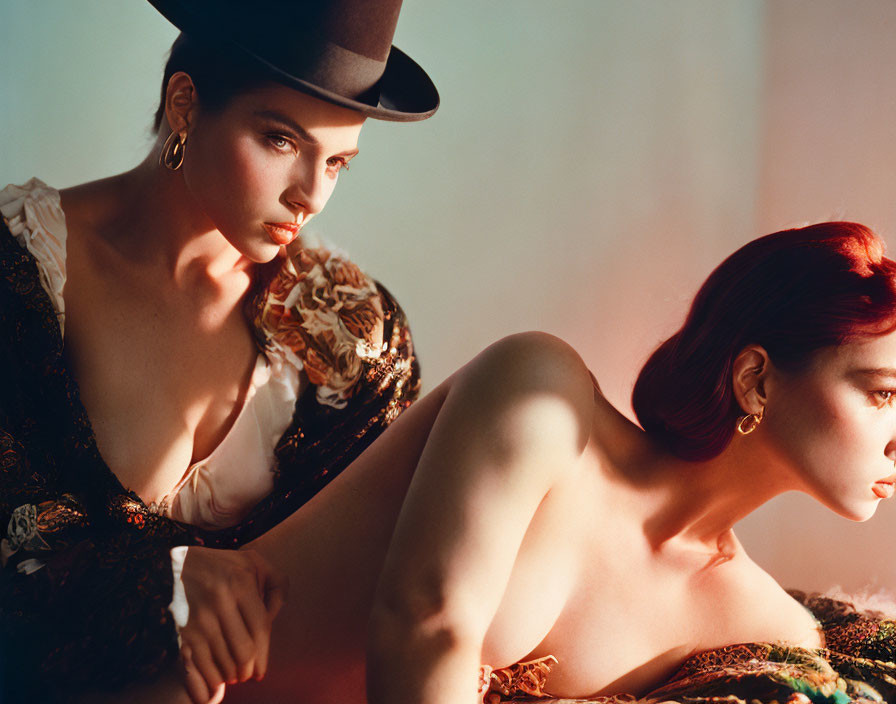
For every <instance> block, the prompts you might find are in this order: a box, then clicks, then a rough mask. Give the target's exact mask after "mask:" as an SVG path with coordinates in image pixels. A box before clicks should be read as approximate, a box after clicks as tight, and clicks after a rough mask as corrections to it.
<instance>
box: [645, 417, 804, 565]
mask: <svg viewBox="0 0 896 704" xmlns="http://www.w3.org/2000/svg"><path fill="white" fill-rule="evenodd" d="M757 433H758V431H757ZM653 469H654V472H653V476H652V478H651V479H652V481H650V485H651V488H652V489H654V490H655V491H654V493H655V495H656V496H657V497H658V498H659V500H658V501H657V503H656V504H655V506H653V507H652V510H651V512H650V514H649V517H648V520H647V521H646V522H645V533H646V535H647V537H648V540H649V541H650V543H651V544H652V545H653V546H654V547H655V548H661V547H663V546H672V545H679V546H682V547H693V548H694V549H700V550H708V551H715V550H717V549H719V547H720V546H721V545H722V544H723V543H725V542H726V541H728V540H730V536H731V531H732V528H733V527H734V525H735V524H736V523H738V522H739V521H740V520H741V519H743V518H745V517H746V516H747V515H749V514H750V513H752V512H753V511H755V510H756V509H757V508H759V507H760V506H762V504H764V503H766V502H767V501H769V500H771V499H773V498H774V497H775V496H778V495H779V494H783V493H784V492H786V491H789V490H791V489H794V488H796V486H795V483H794V482H793V481H792V477H791V473H790V472H789V471H788V469H787V467H786V466H785V465H784V464H783V463H782V462H781V461H780V460H778V459H777V458H776V457H774V456H773V455H772V453H770V452H768V451H767V450H766V449H765V448H764V447H763V445H762V441H761V439H760V438H759V437H756V438H753V437H750V436H744V437H742V436H739V435H736V436H735V437H734V438H733V439H732V441H731V444H730V445H729V446H728V447H727V448H726V449H725V450H724V451H723V452H722V454H720V455H718V456H717V457H714V458H713V459H711V460H707V461H703V462H687V461H684V460H680V459H677V458H675V459H672V458H665V459H663V460H661V461H660V462H658V463H657V465H655V466H654V468H653Z"/></svg>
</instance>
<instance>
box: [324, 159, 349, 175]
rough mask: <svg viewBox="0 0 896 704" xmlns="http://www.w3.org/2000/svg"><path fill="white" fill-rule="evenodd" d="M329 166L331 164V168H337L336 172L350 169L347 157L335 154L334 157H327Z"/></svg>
mask: <svg viewBox="0 0 896 704" xmlns="http://www.w3.org/2000/svg"><path fill="white" fill-rule="evenodd" d="M327 166H329V167H330V169H331V170H333V169H335V173H337V174H338V173H339V172H340V171H342V170H343V169H345V170H346V171H348V162H347V161H346V160H345V159H341V158H339V157H335V156H334V157H333V158H332V159H327Z"/></svg>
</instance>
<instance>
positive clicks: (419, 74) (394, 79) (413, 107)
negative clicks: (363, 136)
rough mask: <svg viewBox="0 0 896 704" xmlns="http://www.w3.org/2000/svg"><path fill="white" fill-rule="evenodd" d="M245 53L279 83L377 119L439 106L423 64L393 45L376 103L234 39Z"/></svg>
mask: <svg viewBox="0 0 896 704" xmlns="http://www.w3.org/2000/svg"><path fill="white" fill-rule="evenodd" d="M232 43H233V44H234V45H235V46H237V47H238V48H239V49H240V50H241V51H242V52H243V53H244V54H245V55H246V56H248V57H250V58H251V59H252V60H254V61H256V62H257V63H259V64H260V65H262V66H264V68H265V69H267V70H268V71H269V72H270V73H271V77H272V78H273V79H275V80H277V81H278V82H279V83H283V84H285V85H287V86H290V87H291V88H295V89H297V90H300V91H302V92H303V93H308V94H309V95H313V96H314V97H316V98H320V99H321V100H326V101H327V102H330V103H334V104H336V105H340V106H342V107H345V108H350V109H352V110H357V111H358V112H361V113H364V114H365V115H367V116H368V117H372V118H374V119H377V120H391V121H393V122H416V121H418V120H425V119H426V118H428V117H431V116H432V115H433V113H435V111H436V110H438V108H439V92H438V91H437V90H436V87H435V84H433V82H432V80H431V79H430V77H429V76H428V75H427V73H426V71H424V70H423V69H422V68H421V67H420V65H419V64H418V63H417V62H416V61H414V60H413V59H412V58H411V57H410V56H408V55H407V54H405V53H404V52H403V51H402V50H401V49H399V48H398V47H396V46H394V45H393V46H392V48H391V50H390V51H389V58H388V59H387V60H386V69H385V70H384V71H383V76H382V78H380V95H379V102H378V103H377V104H376V105H371V104H370V103H365V102H362V101H360V100H352V99H351V98H346V97H344V96H342V95H339V94H338V93H333V92H332V91H329V90H326V89H325V88H321V87H319V86H316V85H314V84H313V83H309V82H308V81H305V80H302V79H301V78H298V77H296V76H293V75H292V74H289V73H286V72H285V71H282V70H280V69H279V68H277V67H276V66H274V65H272V64H271V63H269V62H268V61H266V60H265V59H264V58H262V57H260V56H258V55H257V54H255V53H254V52H252V51H250V50H249V49H246V48H245V47H243V46H240V45H239V44H237V43H236V42H232Z"/></svg>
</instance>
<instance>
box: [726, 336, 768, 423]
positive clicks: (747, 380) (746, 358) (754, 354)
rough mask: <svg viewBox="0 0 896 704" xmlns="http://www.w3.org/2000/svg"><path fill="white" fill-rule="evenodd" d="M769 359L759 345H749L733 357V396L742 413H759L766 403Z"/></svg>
mask: <svg viewBox="0 0 896 704" xmlns="http://www.w3.org/2000/svg"><path fill="white" fill-rule="evenodd" d="M770 367H771V361H770V360H769V358H768V352H766V351H765V349H764V348H762V347H760V346H759V345H749V346H747V347H745V348H744V349H742V350H741V351H740V353H739V354H738V355H737V357H735V358H734V364H733V365H732V372H731V383H732V386H733V388H734V397H735V398H736V399H737V402H738V404H740V407H741V408H742V409H743V411H744V413H759V412H760V411H761V410H762V409H763V408H765V405H766V403H768V397H767V396H766V390H765V386H766V381H767V380H768V375H769V370H770Z"/></svg>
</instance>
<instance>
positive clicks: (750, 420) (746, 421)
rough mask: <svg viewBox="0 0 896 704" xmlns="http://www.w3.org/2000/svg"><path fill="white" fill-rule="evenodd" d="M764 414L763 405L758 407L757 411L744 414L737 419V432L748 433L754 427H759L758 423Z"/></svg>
mask: <svg viewBox="0 0 896 704" xmlns="http://www.w3.org/2000/svg"><path fill="white" fill-rule="evenodd" d="M764 414H765V406H763V407H762V408H760V409H759V413H750V414H748V415H745V416H741V418H740V420H738V421H737V425H736V426H735V427H736V428H737V432H738V433H740V434H741V435H749V434H750V433H752V432H753V431H754V430H756V428H758V427H759V424H760V423H761V422H762V416H763V415H764Z"/></svg>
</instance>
